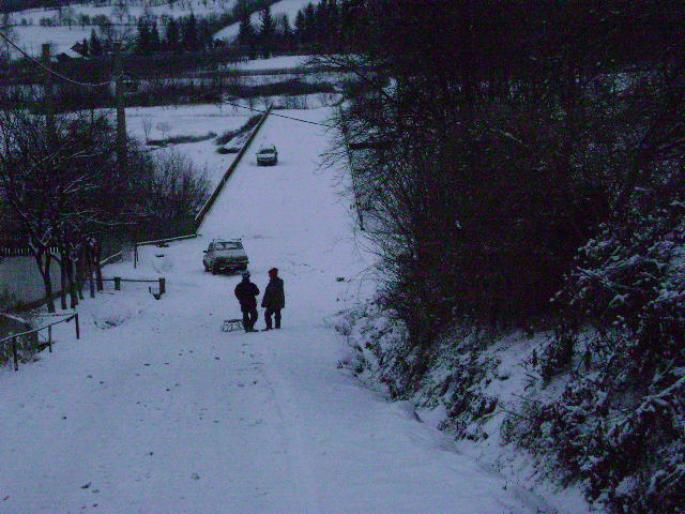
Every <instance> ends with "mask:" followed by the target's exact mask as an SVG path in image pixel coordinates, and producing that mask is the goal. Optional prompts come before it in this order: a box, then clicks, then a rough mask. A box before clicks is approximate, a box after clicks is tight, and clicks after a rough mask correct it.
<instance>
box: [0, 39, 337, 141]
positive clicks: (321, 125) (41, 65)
mask: <svg viewBox="0 0 685 514" xmlns="http://www.w3.org/2000/svg"><path fill="white" fill-rule="evenodd" d="M0 37H1V38H2V39H4V40H5V41H7V43H9V44H10V46H12V47H13V48H14V49H16V50H17V51H18V52H19V53H20V54H22V55H23V56H24V57H26V58H27V59H28V60H29V61H31V62H33V63H34V64H37V65H38V66H40V67H41V68H42V69H44V70H45V71H47V72H48V73H50V74H51V75H54V76H55V77H57V78H59V79H61V80H64V81H66V82H70V83H71V84H74V85H76V86H81V87H91V88H95V87H104V86H109V85H110V81H107V82H96V83H91V82H79V81H77V80H73V79H70V78H69V77H67V76H65V75H62V74H61V73H59V72H56V71H55V70H53V69H51V68H49V67H48V66H45V65H44V64H43V63H42V62H40V61H39V60H37V59H35V58H34V57H32V56H31V55H29V54H28V53H26V52H25V51H24V50H23V49H22V48H20V47H19V46H18V45H17V44H16V43H15V42H14V41H12V40H11V39H10V38H8V37H7V36H6V35H5V34H3V33H2V32H0ZM225 103H226V104H227V105H232V106H234V107H239V108H241V109H247V110H248V111H254V112H258V113H261V114H265V113H266V111H263V110H261V109H255V108H254V107H247V106H245V105H240V104H236V103H232V102H225ZM271 116H276V117H278V118H285V119H287V120H291V121H297V122H300V123H307V124H309V125H317V126H319V127H326V128H334V127H333V126H331V125H327V124H325V123H318V122H316V121H309V120H303V119H301V118H295V117H293V116H286V115H285V114H275V113H273V112H272V113H271Z"/></svg>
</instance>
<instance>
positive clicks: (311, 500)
mask: <svg viewBox="0 0 685 514" xmlns="http://www.w3.org/2000/svg"><path fill="white" fill-rule="evenodd" d="M259 355H260V357H261V360H262V362H263V365H262V366H260V367H259V370H260V372H261V375H262V378H263V380H264V382H265V384H266V386H267V388H268V389H269V391H270V392H271V395H272V398H273V401H274V405H275V407H276V411H277V413H278V416H279V418H280V419H281V420H282V423H283V430H284V433H285V435H286V437H285V438H284V439H285V445H286V454H287V455H288V457H289V460H290V462H291V464H293V467H294V469H293V471H294V472H295V473H296V474H297V476H299V477H300V478H301V480H298V481H297V484H298V490H299V491H298V495H299V498H300V501H301V510H298V512H302V513H306V514H319V513H321V512H323V509H322V507H321V502H320V500H319V491H318V487H317V486H316V484H317V482H318V480H317V479H316V477H315V475H314V472H313V470H312V463H313V462H314V459H313V458H312V456H311V454H310V452H309V451H308V450H307V445H306V443H305V442H304V440H303V439H302V433H303V427H302V424H301V423H300V422H299V419H300V415H301V414H300V413H299V412H298V409H297V406H296V402H294V401H292V398H293V394H292V391H291V390H290V388H289V386H288V383H287V382H286V381H285V380H283V379H282V377H281V376H280V375H279V374H278V371H277V368H276V367H274V366H273V364H272V361H271V356H270V355H269V350H268V347H267V348H265V349H262V350H261V351H259Z"/></svg>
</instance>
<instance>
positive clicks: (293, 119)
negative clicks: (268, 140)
mask: <svg viewBox="0 0 685 514" xmlns="http://www.w3.org/2000/svg"><path fill="white" fill-rule="evenodd" d="M225 103H226V104H227V105H232V106H233V107H240V108H241V109H247V110H248V111H254V112H259V113H262V114H265V113H266V111H263V110H261V109H255V108H254V107H247V106H245V105H240V104H235V103H232V102H225ZM271 116H277V117H279V118H285V119H286V120H292V121H299V122H300V123H308V124H309V125H318V126H320V127H326V128H334V127H333V126H332V125H326V124H325V123H318V122H316V121H309V120H303V119H301V118H294V117H292V116H286V115H285V114H275V113H274V112H273V111H271Z"/></svg>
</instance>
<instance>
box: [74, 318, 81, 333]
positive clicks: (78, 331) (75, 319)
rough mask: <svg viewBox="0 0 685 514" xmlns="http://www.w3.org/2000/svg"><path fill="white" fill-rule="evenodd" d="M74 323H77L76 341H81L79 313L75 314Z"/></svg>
mask: <svg viewBox="0 0 685 514" xmlns="http://www.w3.org/2000/svg"><path fill="white" fill-rule="evenodd" d="M74 321H76V339H81V327H80V326H79V324H78V312H77V313H76V314H74Z"/></svg>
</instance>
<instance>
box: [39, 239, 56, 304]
mask: <svg viewBox="0 0 685 514" xmlns="http://www.w3.org/2000/svg"><path fill="white" fill-rule="evenodd" d="M44 257H45V260H44V263H43V264H42V269H41V274H42V275H43V285H44V286H45V304H46V305H47V306H48V312H49V313H50V314H54V313H55V311H56V309H55V299H54V298H53V297H52V277H51V276H50V264H51V263H52V256H51V255H50V251H47V252H45V255H44Z"/></svg>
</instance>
